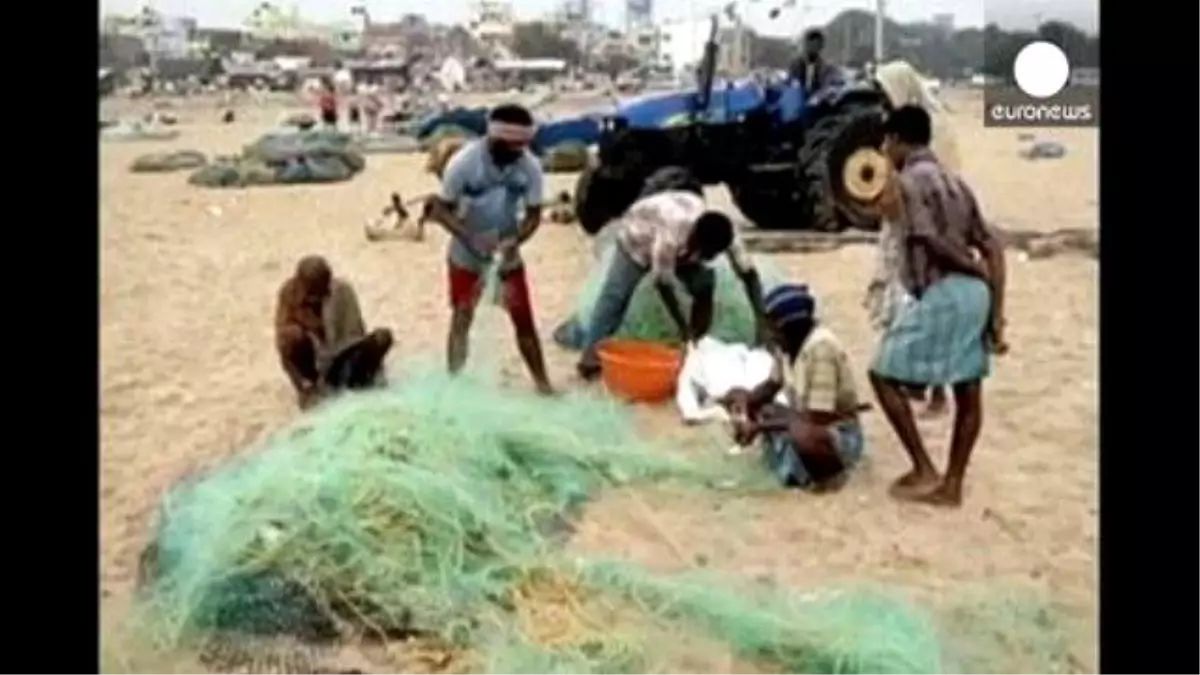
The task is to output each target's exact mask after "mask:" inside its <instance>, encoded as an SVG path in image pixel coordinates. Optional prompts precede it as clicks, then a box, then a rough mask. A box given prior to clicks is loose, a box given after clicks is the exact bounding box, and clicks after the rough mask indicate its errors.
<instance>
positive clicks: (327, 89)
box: [317, 81, 338, 129]
mask: <svg viewBox="0 0 1200 675" xmlns="http://www.w3.org/2000/svg"><path fill="white" fill-rule="evenodd" d="M317 111H318V112H319V113H320V119H321V124H324V125H325V126H327V127H331V128H334V129H336V128H337V125H338V96H337V90H336V89H335V88H334V86H333V83H332V82H328V81H326V82H323V83H322V86H321V91H320V93H319V94H317Z"/></svg>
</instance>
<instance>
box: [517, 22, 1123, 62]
mask: <svg viewBox="0 0 1200 675" xmlns="http://www.w3.org/2000/svg"><path fill="white" fill-rule="evenodd" d="M824 30H825V53H826V56H827V57H828V58H829V59H830V60H832V61H835V62H837V63H841V64H844V65H850V66H861V65H862V64H865V63H867V62H869V61H871V60H872V59H873V57H874V53H875V46H874V40H875V15H874V14H872V13H870V12H866V11H862V10H857V9H852V10H846V11H844V12H841V13H840V14H838V15H837V16H836V17H834V19H833V20H832V21H830V22H829V24H828V25H826V26H825V27H824ZM1036 39H1044V40H1048V41H1050V42H1053V43H1055V44H1057V45H1058V46H1059V47H1061V48H1062V49H1063V51H1065V52H1066V53H1067V58H1068V60H1069V61H1070V62H1071V64H1072V65H1073V66H1075V67H1092V68H1098V67H1099V66H1100V37H1099V36H1097V35H1089V34H1087V33H1086V32H1084V31H1082V30H1080V29H1079V28H1077V27H1076V26H1074V25H1073V24H1070V23H1067V22H1064V21H1057V20H1051V21H1046V22H1045V23H1043V24H1042V25H1041V26H1039V27H1038V29H1037V30H1036V31H1005V30H1003V29H1001V28H1000V27H999V26H997V25H995V24H989V25H988V26H986V27H985V28H982V29H981V28H963V29H959V30H947V29H945V28H944V27H941V26H938V25H936V24H933V23H897V22H895V21H890V20H889V21H887V22H886V23H885V24H884V40H885V47H884V53H885V54H886V56H887V59H888V60H895V59H903V60H905V61H908V62H910V63H912V64H913V65H914V66H915V67H916V68H918V69H919V70H921V71H922V72H925V73H926V74H929V75H931V76H935V77H939V78H956V77H963V76H965V75H968V74H974V73H982V74H986V75H990V76H993V77H998V78H1003V79H1008V78H1010V77H1011V75H1012V63H1013V60H1014V59H1015V58H1016V55H1017V52H1018V51H1020V49H1021V48H1022V47H1023V46H1025V45H1026V44H1028V43H1029V42H1031V41H1034V40H1036ZM752 45H753V47H752V50H751V63H752V65H753V66H754V67H756V68H786V67H787V64H788V63H789V62H790V61H791V60H792V59H793V58H795V56H796V51H797V39H788V38H778V37H770V36H765V35H753V41H752ZM514 51H515V52H516V53H517V54H518V55H519V56H521V57H522V58H559V59H564V60H566V61H567V62H568V63H571V64H578V63H579V62H580V60H581V58H582V52H581V51H580V48H579V45H577V44H576V43H575V42H574V41H572V40H570V39H568V38H566V37H564V36H563V33H562V31H561V30H560V29H559V28H558V27H557V26H555V25H554V24H550V23H546V22H540V21H535V22H528V23H522V24H518V25H517V27H516V30H515V32H514ZM611 65H618V64H611ZM608 69H609V68H605V70H608Z"/></svg>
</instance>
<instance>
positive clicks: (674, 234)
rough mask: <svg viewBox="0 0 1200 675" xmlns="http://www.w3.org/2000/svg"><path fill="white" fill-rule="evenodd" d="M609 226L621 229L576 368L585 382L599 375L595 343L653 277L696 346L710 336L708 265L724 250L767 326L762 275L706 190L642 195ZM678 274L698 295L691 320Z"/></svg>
mask: <svg viewBox="0 0 1200 675" xmlns="http://www.w3.org/2000/svg"><path fill="white" fill-rule="evenodd" d="M609 227H611V228H614V231H615V234H616V242H615V247H614V248H615V251H614V254H613V257H612V262H611V263H610V265H609V268H608V274H607V276H606V277H605V279H604V284H603V286H602V287H601V290H600V296H599V298H597V300H596V304H595V306H594V307H593V310H592V316H591V318H590V321H588V324H587V325H586V326H585V331H584V332H585V340H584V349H583V356H582V357H581V358H580V361H579V364H578V366H577V369H578V371H579V374H580V375H581V376H582V377H584V378H585V379H594V378H595V377H596V376H598V375H599V374H600V362H599V358H598V356H597V354H596V346H597V345H598V344H599V343H600V342H601V341H602V340H604V339H605V338H607V337H609V336H611V335H613V334H614V333H616V331H617V329H618V328H620V326H621V321H623V320H624V318H625V311H626V310H627V309H628V307H629V300H630V298H632V297H633V293H634V291H635V290H637V287H638V284H639V283H641V281H642V279H643V278H644V277H645V276H646V275H647V274H649V275H650V276H651V278H653V279H654V283H655V288H656V289H657V290H658V292H659V295H660V296H661V297H662V301H663V304H664V305H665V306H666V308H667V312H668V313H669V314H670V315H671V318H672V319H673V320H674V322H675V324H676V326H678V328H679V334H680V337H681V338H682V340H683V341H684V342H685V343H690V342H692V341H693V340H696V339H699V338H701V337H703V336H704V335H705V334H706V333H707V332H708V329H709V326H710V325H711V324H712V313H713V293H714V290H715V285H716V279H715V275H714V273H713V270H712V268H711V267H709V266H708V264H707V263H708V262H710V261H712V260H714V259H715V258H716V257H717V256H718V255H721V254H722V253H724V254H726V255H728V256H729V262H730V264H731V266H732V267H733V269H734V271H735V272H736V273H737V274H738V277H739V278H740V279H741V280H742V283H743V285H744V286H745V289H746V295H747V297H748V298H749V300H750V305H751V307H753V308H754V313H755V316H756V317H757V319H758V321H759V326H760V327H761V326H764V325H765V320H764V318H763V317H764V312H763V304H762V303H763V301H762V283H761V281H760V280H759V277H758V272H757V270H755V268H754V264H753V262H752V261H751V260H750V256H749V255H748V254H747V253H746V249H745V247H744V246H743V245H742V242H741V241H740V240H739V239H738V238H737V236H736V233H735V231H734V227H733V222H732V221H730V220H729V217H728V216H726V215H725V214H723V213H720V212H718V211H710V210H708V207H707V205H706V204H705V202H704V197H702V196H701V195H698V194H696V193H695V192H692V191H688V190H668V191H665V192H659V193H656V194H652V195H650V196H647V197H643V198H642V199H639V200H638V201H637V202H635V203H634V204H633V206H631V207H629V209H628V210H627V211H626V212H625V214H624V215H623V216H622V217H621V218H619V219H618V220H617V221H616V222H614V223H612V224H610V225H609ZM676 279H677V280H678V281H679V282H680V283H681V284H682V285H683V287H684V288H685V289H686V290H687V292H688V293H689V294H690V295H691V296H692V307H691V316H690V320H686V319H685V318H684V316H683V310H682V309H681V307H680V305H679V299H678V298H677V297H676V294H675V289H674V287H673V286H672V281H673V280H676Z"/></svg>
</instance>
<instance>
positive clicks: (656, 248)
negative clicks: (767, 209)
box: [613, 190, 754, 280]
mask: <svg viewBox="0 0 1200 675" xmlns="http://www.w3.org/2000/svg"><path fill="white" fill-rule="evenodd" d="M707 210H708V205H707V204H705V202H704V198H703V197H701V196H700V195H697V194H695V193H692V192H688V191H686V190H670V191H667V192H659V193H658V194H654V195H650V196H649V197H643V198H642V199H639V200H638V201H636V202H634V204H633V206H630V207H629V210H627V211H626V212H625V215H623V216H621V218H620V220H619V221H618V222H617V223H615V224H614V225H613V226H614V227H616V228H617V231H616V232H617V243H619V244H620V246H621V248H622V249H624V251H625V252H626V253H627V254H629V257H630V258H633V261H634V262H636V263H637V264H639V265H642V266H643V267H649V268H650V271H651V274H653V275H654V276H655V278H657V279H663V280H665V279H669V278H671V277H673V276H674V274H675V267H676V265H678V264H679V263H680V262H683V261H682V260H681V256H682V255H683V251H684V248H685V247H686V245H687V241H688V238H689V237H690V236H691V234H692V230H693V229H694V228H695V227H696V219H697V218H699V217H700V215H701V214H703V213H704V212H705V211H707ZM726 254H727V255H728V256H729V262H730V264H731V265H733V268H734V270H736V271H738V272H742V273H744V272H748V271H750V270H752V269H754V262H753V261H752V260H751V259H750V255H749V254H748V253H747V252H746V247H745V244H743V243H742V239H741V237H739V236H738V234H737V233H736V232H734V236H733V243H732V244H730V246H729V249H728V250H727V251H726Z"/></svg>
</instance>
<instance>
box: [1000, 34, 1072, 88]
mask: <svg viewBox="0 0 1200 675" xmlns="http://www.w3.org/2000/svg"><path fill="white" fill-rule="evenodd" d="M1070 77H1071V63H1070V62H1069V61H1067V54H1066V52H1064V51H1063V50H1062V49H1059V47H1058V45H1056V44H1054V43H1053V42H1046V41H1045V40H1038V41H1037V42H1030V43H1029V44H1027V45H1025V46H1024V47H1022V48H1021V51H1020V52H1018V53H1017V58H1016V60H1014V61H1013V79H1015V80H1016V81H1017V88H1018V89H1020V90H1021V91H1022V92H1024V93H1025V95H1026V96H1031V97H1033V98H1050V97H1051V96H1053V95H1055V94H1057V93H1058V92H1060V91H1062V90H1063V87H1066V86H1067V80H1068V79H1070Z"/></svg>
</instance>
